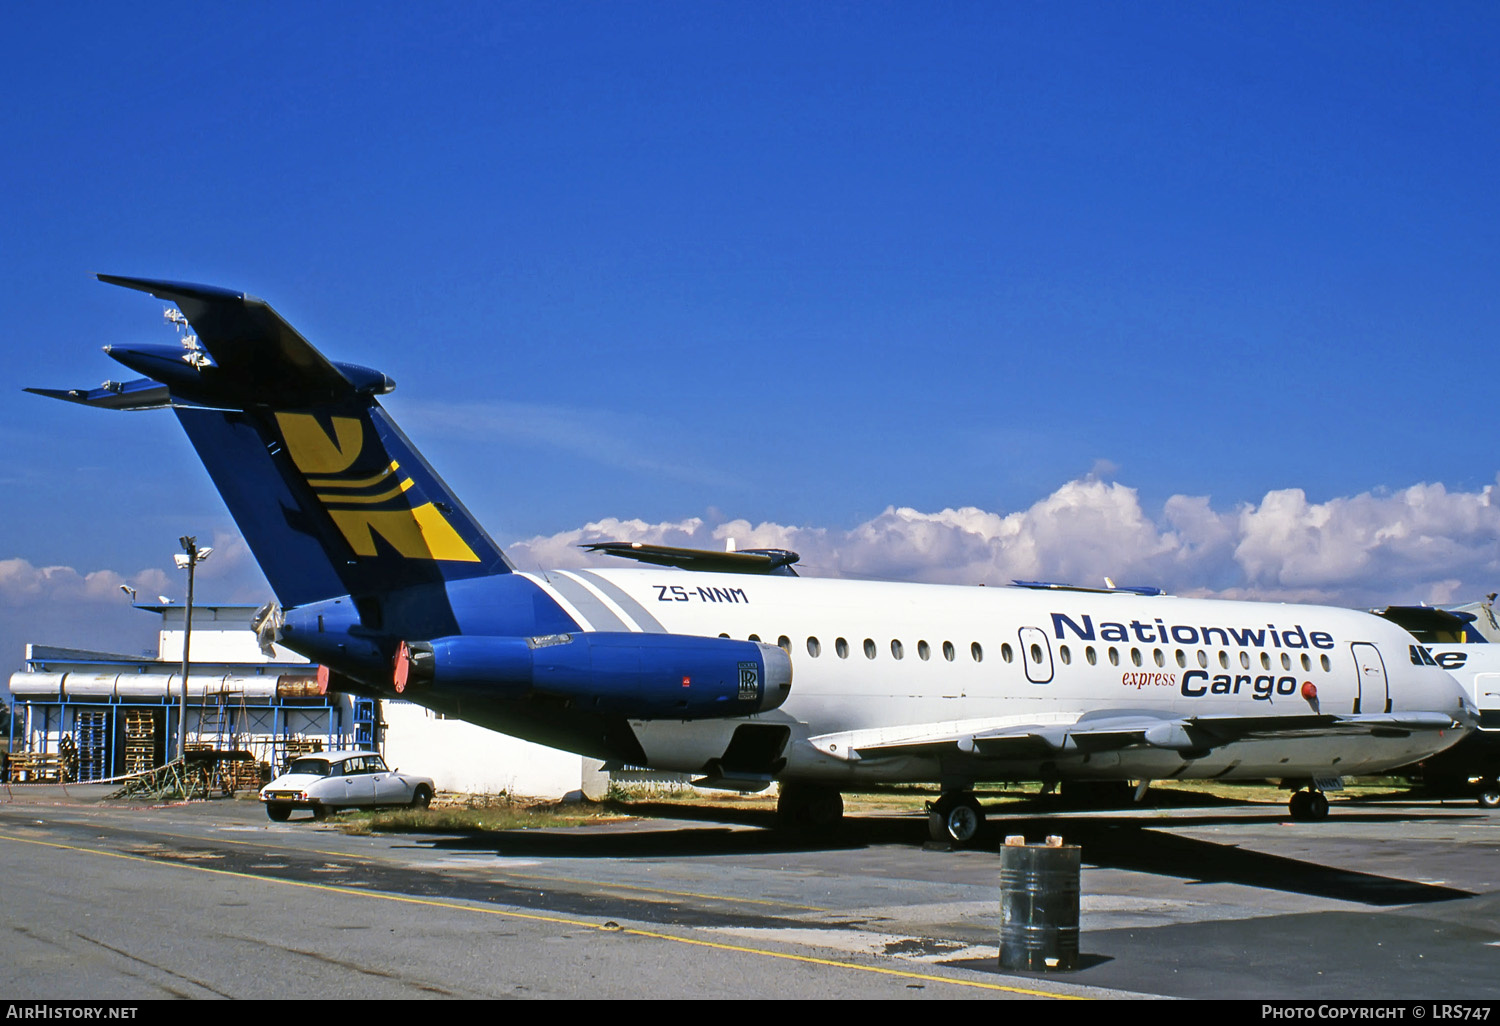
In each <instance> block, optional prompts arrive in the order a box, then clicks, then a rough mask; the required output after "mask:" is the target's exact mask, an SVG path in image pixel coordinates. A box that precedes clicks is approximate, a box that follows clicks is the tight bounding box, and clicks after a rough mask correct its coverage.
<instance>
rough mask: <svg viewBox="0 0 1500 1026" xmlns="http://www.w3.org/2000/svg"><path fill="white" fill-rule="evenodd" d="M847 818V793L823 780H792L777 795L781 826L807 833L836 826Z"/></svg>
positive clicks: (820, 831)
mask: <svg viewBox="0 0 1500 1026" xmlns="http://www.w3.org/2000/svg"><path fill="white" fill-rule="evenodd" d="M843 818H844V796H843V795H841V794H840V793H839V792H838V791H837V789H835V788H832V787H828V786H826V785H823V784H804V783H799V782H797V781H788V782H787V783H784V784H782V785H781V795H780V797H778V798H777V799H776V821H777V826H778V827H780V828H781V829H783V830H790V831H794V832H797V833H804V834H824V833H828V832H830V831H832V830H834V829H835V828H836V827H837V826H838V825H839V823H840V822H842V821H843Z"/></svg>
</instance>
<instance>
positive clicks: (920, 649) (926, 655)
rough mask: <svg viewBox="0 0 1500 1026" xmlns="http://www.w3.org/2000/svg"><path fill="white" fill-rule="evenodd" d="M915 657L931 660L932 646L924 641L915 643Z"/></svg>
mask: <svg viewBox="0 0 1500 1026" xmlns="http://www.w3.org/2000/svg"><path fill="white" fill-rule="evenodd" d="M917 657H918V658H920V659H930V658H932V646H931V645H929V644H927V642H925V641H919V642H917Z"/></svg>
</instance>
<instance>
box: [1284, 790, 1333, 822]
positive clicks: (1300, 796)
mask: <svg viewBox="0 0 1500 1026" xmlns="http://www.w3.org/2000/svg"><path fill="white" fill-rule="evenodd" d="M1287 807H1288V808H1289V809H1290V810H1291V813H1292V818H1293V819H1297V820H1308V821H1310V820H1318V819H1327V818H1328V796H1327V795H1325V794H1324V793H1323V792H1322V791H1298V792H1297V793H1296V794H1294V795H1292V800H1291V801H1289V802H1288V803H1287Z"/></svg>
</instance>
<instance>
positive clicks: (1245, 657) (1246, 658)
mask: <svg viewBox="0 0 1500 1026" xmlns="http://www.w3.org/2000/svg"><path fill="white" fill-rule="evenodd" d="M1240 667H1241V669H1245V670H1248V669H1250V653H1249V652H1241V653H1240Z"/></svg>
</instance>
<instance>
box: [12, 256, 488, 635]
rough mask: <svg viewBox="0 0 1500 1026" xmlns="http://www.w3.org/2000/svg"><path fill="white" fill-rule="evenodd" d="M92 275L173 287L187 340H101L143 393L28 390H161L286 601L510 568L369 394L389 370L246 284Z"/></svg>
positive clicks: (159, 291)
mask: <svg viewBox="0 0 1500 1026" xmlns="http://www.w3.org/2000/svg"><path fill="white" fill-rule="evenodd" d="M100 277H101V279H102V280H104V281H107V282H110V283H111V284H118V285H124V286H126V287H129V288H135V289H139V290H140V291H144V292H150V293H152V294H153V295H156V296H158V297H160V298H163V299H168V300H170V301H172V302H174V303H176V304H177V306H178V308H179V309H180V310H182V312H183V314H184V315H186V318H187V320H188V322H189V323H190V324H191V326H192V328H193V329H194V331H196V332H197V336H196V339H195V341H194V342H192V343H190V344H189V346H188V347H187V348H186V349H185V350H183V349H172V348H170V347H154V346H153V347H138V348H132V349H121V348H119V347H112V348H110V349H109V350H107V351H108V352H109V355H110V356H112V357H114V358H115V359H116V360H119V361H120V362H121V363H123V364H125V365H126V366H127V367H130V368H132V369H133V370H136V371H138V372H139V373H142V374H144V375H146V378H147V379H149V380H148V381H143V382H141V383H140V384H139V385H136V384H135V383H132V385H131V386H130V387H131V388H133V389H138V390H139V391H140V393H141V394H142V396H143V397H144V396H146V395H147V394H148V391H147V390H148V387H149V386H151V385H153V384H154V386H156V391H154V392H150V393H149V395H150V399H151V400H153V401H152V402H150V403H147V402H142V403H140V404H139V405H135V404H132V405H130V406H122V405H121V404H120V403H119V402H118V397H116V396H113V395H112V394H106V395H101V396H99V397H97V401H96V398H95V397H94V396H93V395H92V393H90V392H82V391H74V392H62V391H59V390H37V391H39V392H40V394H44V395H50V396H53V397H54V398H60V399H67V400H69V401H74V402H84V403H86V404H87V405H100V406H107V405H112V406H114V407H115V408H146V407H147V406H148V405H155V406H159V405H171V406H172V407H173V408H174V409H175V411H176V413H177V417H178V419H179V421H180V422H181V423H182V426H183V428H184V429H185V430H186V431H187V434H188V437H189V439H191V441H192V443H193V446H194V448H195V449H196V450H197V452H198V455H199V457H200V458H201V459H202V460H203V463H204V465H205V466H206V467H207V468H208V472H209V475H210V476H211V477H212V478H213V481H214V484H215V485H216V486H217V487H218V489H219V493H220V495H222V496H223V498H224V502H225V504H226V505H227V506H228V507H229V512H230V514H231V515H232V516H233V517H234V519H235V522H236V523H237V524H238V525H239V528H240V530H241V532H242V533H243V534H244V536H245V541H246V543H247V544H249V546H250V549H251V551H252V552H253V553H254V554H255V558H256V560H257V561H258V562H259V563H260V566H261V569H262V570H263V571H264V572H265V575H266V578H267V580H269V581H270V583H271V587H272V588H273V589H274V590H275V592H276V596H277V598H278V599H280V601H281V602H282V604H283V605H286V606H297V605H302V604H304V603H306V602H311V601H315V600H318V599H324V598H332V597H334V596H338V595H346V594H347V595H353V596H356V597H358V596H365V595H378V594H381V593H385V592H391V591H396V590H400V589H404V588H408V587H412V586H415V585H421V584H434V583H440V582H445V581H453V580H461V579H465V578H470V577H482V576H487V575H490V574H495V573H504V572H506V571H508V570H511V569H513V568H512V566H511V564H510V562H509V561H508V560H507V559H506V558H505V555H504V553H503V552H501V551H500V549H499V547H498V546H497V545H496V544H495V543H494V541H493V540H491V539H490V537H489V535H488V534H486V533H485V531H484V529H483V528H482V527H481V526H480V525H479V523H478V522H477V521H476V520H475V519H474V517H473V516H472V515H471V514H470V513H469V511H468V510H467V509H465V508H464V506H463V504H462V503H461V502H459V501H458V499H457V498H456V497H455V496H454V495H453V493H452V492H451V491H450V490H449V488H448V486H447V485H446V484H444V483H443V481H442V479H441V478H440V477H438V475H437V472H436V471H434V470H433V469H432V467H431V466H430V465H429V464H428V463H427V461H426V460H425V459H423V458H422V456H421V454H420V453H418V452H417V450H416V447H415V446H413V445H412V443H411V441H410V440H409V439H408V438H407V437H406V436H405V435H404V434H403V433H402V432H401V430H400V428H398V427H397V426H396V424H395V422H394V421H393V420H392V419H391V417H390V415H389V414H388V413H387V412H386V410H385V409H384V408H383V407H382V406H381V405H380V403H379V401H378V400H377V399H376V398H375V396H376V395H377V394H384V393H385V392H388V391H390V390H391V388H393V387H394V385H393V383H392V382H391V380H390V379H389V378H387V377H386V376H385V375H383V374H380V373H379V372H376V371H372V370H369V369H368V368H364V367H358V366H355V365H353V364H342V363H333V362H331V361H329V360H328V359H326V358H325V357H324V356H323V355H322V354H321V353H319V352H318V351H317V350H316V349H314V348H313V347H312V346H311V345H310V344H309V343H308V342H307V341H306V340H305V339H303V338H302V336H301V335H299V334H297V332H296V331H295V330H294V329H293V328H292V327H291V326H290V325H288V324H287V323H286V322H285V321H283V320H282V319H281V317H280V316H279V315H277V314H276V312H275V311H274V310H272V309H271V308H270V306H268V305H267V304H265V303H264V302H262V301H260V300H258V299H255V298H253V297H249V296H245V295H243V294H241V293H235V292H229V291H226V290H223V289H215V288H210V287H206V286H201V285H185V284H181V283H176V282H156V281H147V280H144V279H135V278H115V277H105V276H103V275H101V276H100ZM161 388H164V389H165V390H166V392H167V394H168V399H169V401H164V400H163V399H162V397H161V395H160V389H161ZM111 398H114V399H115V401H114V402H113V403H111V402H110V401H109V400H110V399H111Z"/></svg>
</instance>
